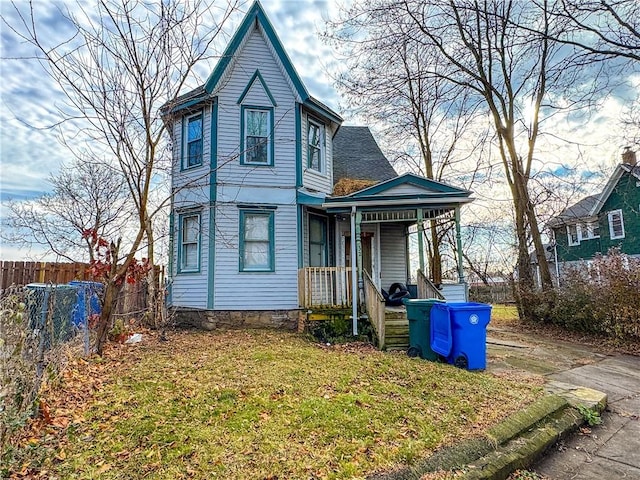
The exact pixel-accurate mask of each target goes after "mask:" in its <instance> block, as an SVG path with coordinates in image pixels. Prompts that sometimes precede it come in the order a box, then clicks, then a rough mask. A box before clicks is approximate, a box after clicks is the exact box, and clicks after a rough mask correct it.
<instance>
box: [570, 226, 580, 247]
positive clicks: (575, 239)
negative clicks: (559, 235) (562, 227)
mask: <svg viewBox="0 0 640 480" xmlns="http://www.w3.org/2000/svg"><path fill="white" fill-rule="evenodd" d="M579 230H580V229H579V227H578V225H577V224H573V225H567V238H568V240H569V246H574V245H580V236H579V233H578V232H579Z"/></svg>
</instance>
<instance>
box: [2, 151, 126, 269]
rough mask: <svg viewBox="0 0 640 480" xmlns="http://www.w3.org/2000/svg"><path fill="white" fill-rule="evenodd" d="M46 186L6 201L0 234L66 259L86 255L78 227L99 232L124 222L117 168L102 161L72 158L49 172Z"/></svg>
mask: <svg viewBox="0 0 640 480" xmlns="http://www.w3.org/2000/svg"><path fill="white" fill-rule="evenodd" d="M49 183H50V184H51V187H52V192H51V193H49V194H45V195H43V196H41V197H39V198H37V199H35V200H32V201H25V202H11V203H10V204H9V215H8V218H7V226H8V227H9V228H7V229H5V230H4V231H3V234H2V237H3V238H4V239H5V240H8V241H11V242H13V243H16V244H18V245H21V246H30V245H31V243H32V242H33V241H35V242H37V243H38V244H40V245H42V246H44V247H46V248H47V249H48V250H49V251H50V252H53V253H55V254H56V255H58V256H60V257H62V258H65V259H67V260H70V261H72V262H76V261H87V260H88V261H92V260H93V259H94V257H93V248H92V246H91V244H90V242H89V241H88V239H86V238H82V234H83V232H84V231H85V230H86V229H88V228H91V229H92V230H94V231H95V232H96V233H97V234H98V235H100V236H101V237H104V238H112V237H115V236H116V235H117V234H118V232H120V231H122V230H124V229H126V228H127V225H128V224H129V223H130V220H131V208H130V205H128V203H127V197H126V195H125V193H126V188H125V185H124V182H123V180H122V175H121V172H120V171H118V170H115V169H113V168H112V167H111V166H109V165H106V164H104V163H98V162H94V161H91V160H90V159H76V160H75V161H73V162H72V163H70V164H67V165H63V166H62V167H61V169H60V172H59V173H58V174H56V175H52V176H50V178H49Z"/></svg>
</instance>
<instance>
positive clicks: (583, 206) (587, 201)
mask: <svg viewBox="0 0 640 480" xmlns="http://www.w3.org/2000/svg"><path fill="white" fill-rule="evenodd" d="M600 195H601V193H598V194H596V195H589V196H588V197H585V198H583V199H582V200H580V201H579V202H577V203H574V204H573V205H571V206H570V207H567V208H565V209H564V210H563V211H562V212H561V213H560V215H558V216H557V217H553V218H552V219H551V220H549V221H548V222H547V224H548V225H549V226H550V227H552V228H553V227H558V226H560V225H565V224H567V223H573V222H576V221H578V220H579V219H581V218H585V217H590V216H591V214H590V212H591V210H592V209H593V206H594V205H595V204H596V202H597V200H598V197H599V196H600Z"/></svg>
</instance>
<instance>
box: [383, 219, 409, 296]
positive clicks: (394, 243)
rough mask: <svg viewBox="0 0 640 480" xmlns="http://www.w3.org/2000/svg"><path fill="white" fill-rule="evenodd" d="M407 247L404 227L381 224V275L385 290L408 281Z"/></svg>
mask: <svg viewBox="0 0 640 480" xmlns="http://www.w3.org/2000/svg"><path fill="white" fill-rule="evenodd" d="M406 245H407V244H406V241H405V236H404V226H403V225H401V224H396V223H382V224H380V250H381V252H380V263H381V272H380V273H381V284H382V288H384V289H385V290H386V289H388V288H389V287H390V286H391V284H393V283H395V282H402V283H406V281H407V263H406Z"/></svg>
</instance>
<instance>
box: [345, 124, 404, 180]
mask: <svg viewBox="0 0 640 480" xmlns="http://www.w3.org/2000/svg"><path fill="white" fill-rule="evenodd" d="M397 176H398V174H397V173H396V171H395V170H394V169H393V167H392V166H391V164H390V163H389V160H387V157H385V156H384V154H383V153H382V150H380V147H379V146H378V144H377V143H376V140H375V139H374V138H373V135H372V134H371V130H369V127H354V126H347V125H343V126H342V127H340V129H339V130H338V133H336V135H335V137H334V138H333V184H334V185H335V184H336V183H338V181H339V180H341V179H343V178H349V179H352V180H372V181H375V182H384V181H385V180H389V179H391V178H395V177H397Z"/></svg>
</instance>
